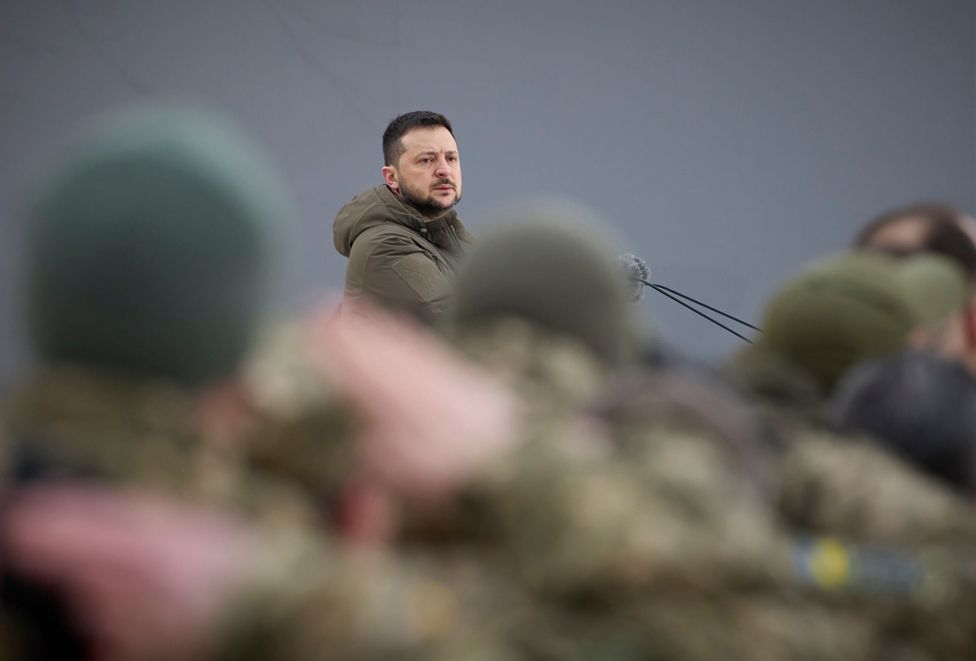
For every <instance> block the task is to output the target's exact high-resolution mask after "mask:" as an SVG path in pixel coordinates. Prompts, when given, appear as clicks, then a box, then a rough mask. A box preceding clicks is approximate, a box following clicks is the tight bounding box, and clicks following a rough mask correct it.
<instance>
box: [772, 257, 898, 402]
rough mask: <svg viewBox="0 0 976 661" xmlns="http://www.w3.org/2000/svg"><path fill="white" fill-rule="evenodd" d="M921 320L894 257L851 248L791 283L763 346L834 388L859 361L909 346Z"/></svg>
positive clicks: (777, 297)
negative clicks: (902, 280) (909, 338)
mask: <svg viewBox="0 0 976 661" xmlns="http://www.w3.org/2000/svg"><path fill="white" fill-rule="evenodd" d="M916 324H917V317H916V313H915V311H914V309H913V307H912V304H911V302H910V300H909V297H908V295H907V293H906V291H905V288H904V286H903V284H902V283H901V282H900V281H899V279H898V278H897V268H896V265H895V262H894V261H893V260H891V259H889V258H887V257H884V256H881V255H871V254H858V253H852V254H848V255H842V256H839V257H834V258H831V259H827V260H825V261H822V262H819V263H817V264H815V265H814V266H813V267H811V268H809V269H807V270H805V271H804V272H802V273H800V274H799V275H798V276H796V277H794V278H793V279H791V280H790V281H788V282H787V283H786V284H785V285H784V286H783V287H781V288H780V289H779V291H778V292H776V293H775V294H774V296H773V297H772V299H771V300H770V301H769V303H768V304H767V305H766V308H765V310H764V312H763V324H762V326H763V330H764V333H763V334H762V335H761V336H760V337H759V340H758V342H757V346H758V347H759V348H760V349H761V350H763V351H765V352H768V353H771V354H773V355H775V356H777V357H778V358H779V359H781V360H783V361H785V362H786V363H788V364H789V365H791V366H792V367H794V368H796V369H797V370H799V371H800V372H802V373H803V374H805V375H806V376H808V377H810V378H812V379H813V380H814V381H815V382H816V383H817V384H819V386H820V388H821V391H822V392H823V393H827V392H829V391H830V390H831V389H832V388H833V386H834V384H835V383H836V381H837V380H838V379H839V378H840V376H841V375H842V374H843V373H844V372H845V371H846V370H848V369H849V368H850V367H852V366H853V365H854V364H856V363H858V362H860V361H862V360H866V359H869V358H874V357H879V356H883V355H886V354H891V353H894V352H897V351H899V350H900V349H902V348H903V347H905V346H906V344H907V342H908V337H909V333H910V331H911V330H912V329H913V328H914V327H915V326H916Z"/></svg>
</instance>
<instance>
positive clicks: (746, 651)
mask: <svg viewBox="0 0 976 661" xmlns="http://www.w3.org/2000/svg"><path fill="white" fill-rule="evenodd" d="M526 215H527V216H528V217H529V219H530V220H536V221H538V220H539V219H538V218H532V214H526ZM539 215H540V216H542V219H541V222H530V221H529V220H527V219H526V218H524V217H523V218H520V220H519V225H518V226H517V227H510V228H507V229H505V230H503V231H501V232H499V233H497V234H496V235H495V236H490V235H489V236H487V237H485V238H484V240H483V241H482V243H481V245H480V246H479V248H478V250H476V251H474V252H473V254H472V255H471V259H470V261H469V263H468V264H467V266H466V268H464V269H462V271H461V272H460V274H459V279H458V290H457V292H455V296H454V299H453V301H454V305H455V308H454V309H453V310H449V311H448V318H449V321H450V322H451V333H452V335H453V336H454V337H455V338H456V340H457V342H458V343H459V344H460V346H462V347H463V348H464V349H465V350H466V351H467V352H468V353H469V354H470V355H472V356H475V357H476V358H477V359H478V360H480V361H481V362H483V363H484V364H485V365H486V366H487V367H488V368H489V369H491V370H493V371H494V372H495V373H497V374H498V375H499V376H500V377H501V378H503V379H505V380H506V381H508V382H509V383H511V384H513V385H514V387H516V389H517V390H518V391H519V392H520V393H522V395H523V398H524V406H525V408H526V414H525V423H524V430H525V431H524V435H525V441H524V442H523V443H522V444H520V445H519V446H518V447H517V448H516V449H515V451H514V452H510V453H508V454H507V455H506V456H505V457H504V458H502V459H500V460H499V461H497V462H495V463H494V465H493V466H492V467H491V468H490V469H487V470H486V471H485V472H484V473H483V474H482V475H481V476H479V477H478V479H475V480H472V482H471V483H470V484H469V485H468V487H467V490H466V494H467V495H466V497H465V502H467V503H469V507H473V506H474V505H473V504H474V503H480V505H479V508H480V509H474V510H473V511H481V512H482V513H483V514H482V517H483V519H484V520H485V522H486V523H485V524H484V525H485V526H486V527H488V526H489V524H490V526H491V527H496V528H497V529H498V533H496V534H497V535H498V536H500V538H501V539H503V540H505V541H504V542H503V543H502V549H503V551H504V554H503V555H504V557H505V558H506V559H507V560H506V561H507V562H508V563H510V564H511V571H513V572H514V573H515V574H516V575H517V576H518V577H519V580H520V581H521V582H522V583H523V584H524V585H525V586H527V588H528V589H530V590H531V591H532V593H533V594H535V595H536V599H537V602H536V603H537V604H538V608H537V609H535V610H532V611H529V612H528V613H526V617H525V618H523V619H521V620H519V621H517V622H513V624H512V627H513V628H512V631H511V633H510V635H511V636H512V638H513V639H514V640H515V641H517V644H518V646H519V649H522V650H525V651H526V653H527V654H529V656H530V657H532V658H547V659H570V658H623V659H626V658H634V659H645V658H647V659H651V658H654V659H658V658H660V659H668V658H676V659H677V658H682V659H717V658H740V657H741V658H770V659H773V658H811V659H813V658H867V656H868V655H869V654H870V653H871V651H872V650H873V649H875V648H876V647H877V645H878V644H879V643H878V640H877V639H876V633H877V630H876V629H874V628H873V627H872V626H871V624H870V623H869V622H868V621H865V620H857V619H854V618H850V617H849V613H847V614H845V612H844V611H843V610H842V609H835V607H834V604H833V603H832V602H831V598H830V597H828V596H827V595H825V593H824V591H823V590H822V589H821V588H820V587H819V586H816V585H814V586H813V587H812V588H811V585H810V584H811V583H812V581H811V580H808V579H809V577H808V576H805V575H802V574H801V573H798V572H796V567H795V565H794V557H795V551H796V549H797V548H799V545H798V543H797V541H796V540H794V539H793V538H791V537H789V536H787V535H784V533H783V531H782V530H781V529H780V528H779V527H778V520H777V517H776V514H775V512H774V510H773V509H772V507H770V503H768V502H767V501H765V500H764V496H768V493H767V490H766V486H765V485H764V481H765V479H764V475H765V473H766V471H765V469H764V466H763V452H762V449H761V448H760V447H759V444H758V439H757V436H758V431H757V429H756V428H755V427H754V426H753V422H752V421H751V420H750V418H749V416H748V415H745V414H743V413H742V411H741V410H739V409H737V408H736V407H734V406H732V405H730V404H729V403H728V402H725V401H722V400H721V398H720V397H719V396H718V395H717V394H716V393H715V392H713V391H710V390H708V389H706V388H704V387H702V385H701V384H700V383H693V382H691V381H689V380H687V379H685V378H684V377H683V376H681V375H658V376H654V375H646V376H643V377H635V376H633V375H632V376H630V377H629V378H628V379H627V380H626V381H625V382H624V384H625V385H617V386H616V387H615V386H614V385H613V384H614V383H615V382H617V383H620V382H621V378H622V375H623V374H625V373H626V372H627V371H628V370H632V369H633V368H632V367H628V363H627V361H626V360H622V359H621V357H622V356H627V355H633V354H634V347H635V343H636V338H639V337H640V335H639V334H638V333H635V332H634V327H633V321H632V318H631V314H632V312H631V310H630V309H629V308H628V306H627V303H626V300H627V295H626V285H625V283H624V280H623V278H622V277H621V276H620V275H619V274H618V273H617V270H616V266H615V264H614V262H613V260H612V259H611V258H609V256H608V255H609V251H607V250H605V249H604V248H603V243H602V242H601V241H600V239H599V238H598V237H595V236H594V235H593V234H590V233H587V232H585V231H581V230H580V229H579V228H578V227H576V226H575V225H573V224H572V223H571V220H572V216H568V215H567V214H566V213H565V211H563V212H562V214H561V215H556V216H555V218H554V214H553V213H552V211H551V210H543V211H542V212H539ZM554 220H556V221H557V222H553V221H554ZM570 265H571V266H570ZM579 291H585V292H587V295H586V296H585V297H584V296H577V293H578V292H579ZM577 315H578V316H577ZM594 320H597V321H598V323H596V322H595V321H594ZM709 409H710V410H709ZM467 511H468V512H470V511H472V510H470V509H469V510H467ZM844 599H845V597H841V598H840V599H839V601H840V602H841V603H842V604H844V603H849V602H845V601H844Z"/></svg>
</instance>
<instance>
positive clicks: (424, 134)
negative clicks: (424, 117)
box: [383, 126, 461, 218]
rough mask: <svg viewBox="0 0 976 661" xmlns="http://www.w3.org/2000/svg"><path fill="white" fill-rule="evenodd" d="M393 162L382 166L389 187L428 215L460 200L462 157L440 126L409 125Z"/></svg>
mask: <svg viewBox="0 0 976 661" xmlns="http://www.w3.org/2000/svg"><path fill="white" fill-rule="evenodd" d="M400 140H401V142H402V144H403V148H404V152H403V153H402V154H401V155H400V159H399V160H398V161H397V164H396V166H390V165H387V166H385V167H384V168H383V178H384V180H385V181H386V184H387V185H388V186H389V187H390V189H391V190H392V191H393V192H394V193H396V194H397V195H399V196H400V197H401V198H402V199H403V200H404V201H405V202H406V203H407V204H410V205H411V206H413V207H415V208H416V209H417V210H418V211H420V213H422V214H423V215H424V216H426V217H427V218H437V217H438V216H441V215H443V214H444V213H445V212H446V211H448V210H449V209H451V208H452V207H453V206H454V205H455V204H457V203H458V202H460V201H461V157H460V155H459V154H458V147H457V142H455V140H454V136H453V135H451V132H450V131H448V130H447V129H446V128H444V127H443V126H425V127H420V128H415V129H411V130H410V131H408V132H407V133H405V134H404V135H403V137H402V138H401V139H400Z"/></svg>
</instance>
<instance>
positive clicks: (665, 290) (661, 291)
mask: <svg viewBox="0 0 976 661" xmlns="http://www.w3.org/2000/svg"><path fill="white" fill-rule="evenodd" d="M641 282H643V283H644V284H645V285H647V286H648V287H650V288H651V289H653V290H654V291H656V292H657V293H658V294H662V295H664V296H667V297H668V298H670V299H671V300H672V301H674V302H675V303H677V304H678V305H683V306H684V307H686V308H688V309H689V310H691V311H692V312H694V313H695V314H697V315H698V316H699V317H704V318H705V319H708V320H709V321H710V322H712V323H713V324H715V325H716V326H718V327H719V328H724V329H725V330H727V331H728V332H730V333H732V334H733V335H735V336H736V337H738V338H740V339H742V340H745V341H746V342H748V343H749V344H752V340H750V339H749V338H748V337H746V336H745V335H742V334H741V333H738V332H736V331H734V330H732V329H731V328H729V327H728V326H726V325H725V324H723V323H722V322H721V321H718V320H716V319H712V318H711V317H709V316H708V315H707V314H705V313H704V312H702V311H701V310H697V309H695V308H694V307H692V306H690V305H688V304H687V303H685V302H684V301H682V300H681V299H680V298H678V297H677V296H672V295H671V294H670V293H668V292H670V291H672V290H670V289H668V288H667V287H662V286H661V285H654V284H651V283H650V282H648V281H647V280H641ZM686 298H689V297H686ZM692 300H694V299H692ZM709 309H712V308H709ZM716 312H718V310H716ZM720 314H724V313H720ZM725 316H731V315H725ZM733 318H734V317H733ZM737 321H738V320H737ZM752 328H755V326H752ZM757 330H759V329H757Z"/></svg>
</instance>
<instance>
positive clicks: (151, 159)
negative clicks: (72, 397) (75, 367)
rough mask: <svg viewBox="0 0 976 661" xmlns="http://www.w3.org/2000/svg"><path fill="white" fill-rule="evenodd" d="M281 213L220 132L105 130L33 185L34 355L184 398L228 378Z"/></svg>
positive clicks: (250, 157) (259, 171)
mask: <svg viewBox="0 0 976 661" xmlns="http://www.w3.org/2000/svg"><path fill="white" fill-rule="evenodd" d="M287 208H288V207H287V204H286V202H285V199H284V196H283V195H282V192H281V189H279V188H278V186H277V180H276V177H275V176H274V174H273V173H272V172H271V171H270V170H269V169H268V168H267V167H266V166H265V163H264V161H263V159H262V158H260V157H259V156H258V154H257V153H256V152H255V151H254V150H253V149H252V148H251V147H250V146H248V145H247V143H245V142H242V141H241V139H240V138H239V137H238V136H237V134H236V133H235V132H233V131H232V130H230V129H228V128H227V127H226V126H224V125H223V123H222V122H220V121H219V120H217V119H215V118H212V117H209V116H204V115H201V114H197V113H190V112H181V111H170V110H139V111H134V112H129V113H125V114H123V115H122V116H120V117H115V118H113V119H111V120H110V121H108V122H106V123H105V124H104V125H103V126H101V127H100V129H98V130H96V131H94V132H93V135H91V136H89V138H88V139H87V140H86V141H84V142H83V143H82V144H81V145H79V146H78V147H77V148H76V149H75V150H74V151H73V152H72V153H71V155H70V156H69V157H68V158H67V159H66V160H65V162H64V163H63V164H62V165H61V167H59V168H57V170H56V171H55V172H54V174H53V175H52V176H50V177H48V178H47V179H46V180H44V181H43V182H42V184H41V185H40V186H39V191H38V194H37V199H36V202H35V204H34V205H33V209H32V213H31V216H30V221H31V224H30V227H29V234H28V258H27V269H28V272H27V292H26V297H25V298H26V303H27V312H28V326H29V328H28V332H29V337H30V340H31V341H32V344H33V347H34V349H35V351H36V353H37V354H38V355H39V357H40V359H41V360H43V361H45V362H48V363H72V364H82V365H86V366H93V367H96V368H99V369H105V370H112V371H118V372H124V373H129V374H132V375H136V376H140V377H153V378H166V379H171V380H175V381H177V382H179V383H181V384H183V385H187V386H203V385H206V384H208V383H212V382H215V381H217V380H220V379H222V378H224V377H226V376H228V375H229V374H230V373H231V372H233V371H234V370H235V368H236V367H237V366H238V363H239V362H240V360H241V358H242V356H243V354H244V353H245V351H246V350H247V349H248V347H249V343H250V341H251V338H252V333H253V332H254V330H255V326H256V324H257V323H258V321H259V319H260V317H261V316H262V314H263V313H264V305H265V303H266V300H267V295H268V294H269V293H270V292H269V291H268V289H269V284H270V282H269V280H270V275H271V269H272V266H273V264H272V262H273V256H274V253H275V252H276V248H277V247H278V246H277V245H276V244H277V239H279V238H280V232H281V227H282V224H283V223H286V222H287V221H288V218H287V216H288V212H287Z"/></svg>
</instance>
